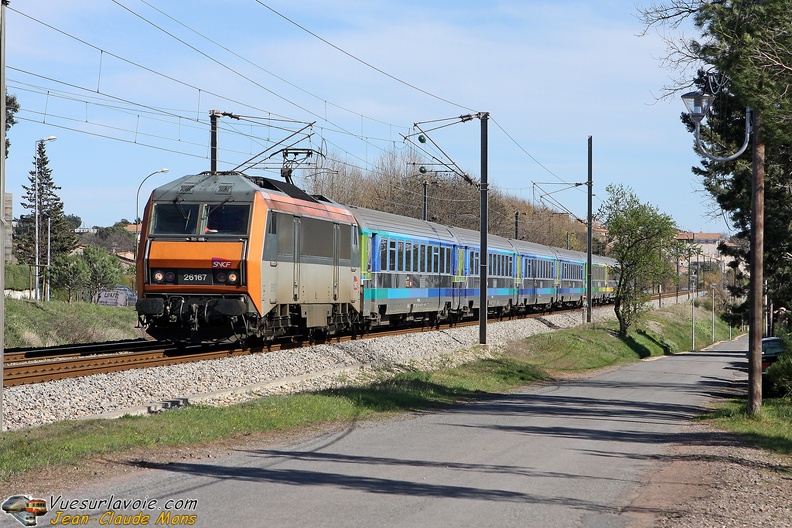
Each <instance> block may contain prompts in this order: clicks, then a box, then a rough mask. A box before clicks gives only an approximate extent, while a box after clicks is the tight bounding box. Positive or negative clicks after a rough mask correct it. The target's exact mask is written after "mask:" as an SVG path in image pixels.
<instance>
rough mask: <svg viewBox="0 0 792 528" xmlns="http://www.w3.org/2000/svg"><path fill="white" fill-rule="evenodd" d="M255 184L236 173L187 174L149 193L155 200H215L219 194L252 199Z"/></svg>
mask: <svg viewBox="0 0 792 528" xmlns="http://www.w3.org/2000/svg"><path fill="white" fill-rule="evenodd" d="M258 191H259V188H258V186H257V185H255V184H254V183H253V182H251V181H250V180H248V179H247V178H245V177H244V176H242V175H240V174H237V173H215V174H212V173H207V172H204V173H201V174H189V175H187V176H182V177H181V178H178V179H175V180H173V181H170V182H168V183H166V184H164V185H160V186H159V187H157V188H156V189H154V191H153V192H152V193H151V198H152V199H154V200H157V201H165V202H175V201H185V200H189V201H197V202H208V201H215V200H217V199H218V197H219V196H229V197H230V196H232V195H233V197H234V201H253V197H254V196H255V194H256V192H258Z"/></svg>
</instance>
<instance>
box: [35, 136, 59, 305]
mask: <svg viewBox="0 0 792 528" xmlns="http://www.w3.org/2000/svg"><path fill="white" fill-rule="evenodd" d="M56 139H58V138H57V137H55V136H50V137H46V138H44V139H39V140H38V141H36V146H35V149H34V156H33V164H34V165H35V168H36V171H35V176H34V178H35V180H34V182H33V188H34V197H35V198H34V204H33V216H34V224H35V230H36V233H35V239H36V242H35V251H36V254H35V257H34V265H35V268H36V271H35V277H36V284H35V285H34V287H33V297H34V298H35V300H37V301H38V300H39V148H40V145H42V146H43V145H44V142H45V141H55V140H56Z"/></svg>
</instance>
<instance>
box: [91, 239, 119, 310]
mask: <svg viewBox="0 0 792 528" xmlns="http://www.w3.org/2000/svg"><path fill="white" fill-rule="evenodd" d="M83 260H84V261H85V264H86V266H87V268H88V281H87V283H86V285H85V286H86V289H87V290H88V293H89V294H90V296H91V300H92V301H93V302H98V300H99V293H100V292H101V291H102V290H107V289H110V288H114V287H115V286H116V285H117V284H119V283H120V281H121V279H122V276H123V269H122V266H121V263H120V262H119V261H118V259H117V258H116V257H114V256H112V255H111V254H109V253H108V252H107V251H105V250H103V249H101V248H96V247H91V246H88V247H86V248H85V249H84V251H83Z"/></svg>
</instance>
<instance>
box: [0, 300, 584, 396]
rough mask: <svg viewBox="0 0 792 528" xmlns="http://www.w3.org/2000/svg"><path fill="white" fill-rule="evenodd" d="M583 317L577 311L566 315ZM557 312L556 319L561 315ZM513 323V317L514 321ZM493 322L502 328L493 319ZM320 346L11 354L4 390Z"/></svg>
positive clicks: (126, 344)
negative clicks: (69, 379) (112, 373)
mask: <svg viewBox="0 0 792 528" xmlns="http://www.w3.org/2000/svg"><path fill="white" fill-rule="evenodd" d="M563 311H572V312H579V310H563ZM560 312H562V310H558V311H556V312H555V313H560ZM543 316H544V314H526V315H521V316H515V317H518V318H537V319H539V320H542V319H543ZM515 317H511V318H510V319H513V318H515ZM491 322H493V323H495V322H498V320H497V319H493V320H492V321H491ZM476 325H478V321H477V320H469V321H463V322H458V323H455V324H442V325H439V326H435V327H412V328H404V327H402V328H394V329H384V330H379V331H377V332H372V333H369V334H366V335H365V336H358V337H357V339H361V338H362V339H371V338H377V337H385V336H388V335H398V334H404V333H408V332H425V331H432V330H444V329H449V328H452V327H463V326H476ZM351 339H354V338H353V337H351V336H338V337H333V338H332V339H328V340H326V341H324V342H328V343H329V342H342V341H348V340H351ZM313 344H319V343H316V342H310V343H309V342H303V341H284V342H280V343H273V344H271V345H269V346H259V347H249V348H241V347H239V346H238V345H237V344H235V343H226V344H219V345H195V346H188V347H177V346H175V345H171V346H163V344H162V343H159V342H156V341H146V340H143V339H139V340H129V341H118V342H111V343H94V344H85V345H68V346H59V347H48V348H41V349H33V348H31V349H7V350H6V352H5V354H4V357H3V363H4V366H3V386H4V387H13V386H17V385H25V384H32V383H41V382H45V381H52V380H59V379H66V378H74V377H79V376H88V375H93V374H103V373H108V372H116V371H121V370H129V369H134V368H149V367H160V366H165V365H174V364H178V363H187V362H191V361H203V360H211V359H219V358H225V357H233V356H241V355H250V354H256V353H266V352H269V351H275V350H281V349H285V348H297V347H301V346H308V345H313Z"/></svg>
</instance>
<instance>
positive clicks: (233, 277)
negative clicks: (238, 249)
mask: <svg viewBox="0 0 792 528" xmlns="http://www.w3.org/2000/svg"><path fill="white" fill-rule="evenodd" d="M238 281H239V275H237V273H236V272H235V271H232V272H230V273H229V274H228V282H230V283H231V284H235V283H237V282H238Z"/></svg>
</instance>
